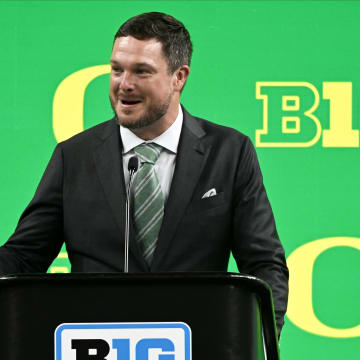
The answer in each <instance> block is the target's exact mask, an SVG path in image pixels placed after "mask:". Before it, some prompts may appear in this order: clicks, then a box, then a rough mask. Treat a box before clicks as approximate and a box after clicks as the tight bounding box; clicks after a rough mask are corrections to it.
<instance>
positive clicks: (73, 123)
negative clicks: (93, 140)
mask: <svg viewBox="0 0 360 360" xmlns="http://www.w3.org/2000/svg"><path fill="white" fill-rule="evenodd" d="M109 72H110V65H97V66H91V67H88V68H85V69H82V70H79V71H76V72H75V73H73V74H71V75H69V76H67V77H66V78H65V79H64V80H63V81H62V82H61V83H60V84H59V86H58V88H57V89H56V92H55V95H54V100H53V129H54V135H55V138H56V140H57V142H60V141H64V140H66V139H68V138H70V137H71V136H73V135H76V134H78V133H80V132H81V131H83V130H84V96H85V90H86V87H87V86H88V85H89V83H90V82H91V81H93V80H94V79H95V78H97V77H98V76H101V75H105V74H107V73H109Z"/></svg>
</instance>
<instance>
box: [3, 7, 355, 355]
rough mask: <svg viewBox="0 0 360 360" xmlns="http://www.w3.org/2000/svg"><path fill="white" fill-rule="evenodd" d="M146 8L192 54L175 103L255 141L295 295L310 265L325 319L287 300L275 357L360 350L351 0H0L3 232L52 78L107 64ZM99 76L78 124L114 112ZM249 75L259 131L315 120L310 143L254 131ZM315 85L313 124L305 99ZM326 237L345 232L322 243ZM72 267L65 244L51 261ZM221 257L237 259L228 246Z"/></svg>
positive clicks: (41, 163)
mask: <svg viewBox="0 0 360 360" xmlns="http://www.w3.org/2000/svg"><path fill="white" fill-rule="evenodd" d="M146 11H163V12H167V13H170V14H172V15H174V16H175V17H177V18H178V19H180V20H181V21H183V22H184V24H185V25H186V26H187V27H188V29H189V31H190V33H191V36H192V40H193V43H194V55H193V61H192V66H191V75H190V78H189V80H188V83H187V86H186V89H185V90H184V93H183V98H182V103H183V104H184V105H185V107H186V108H187V109H188V110H189V111H190V112H191V113H192V114H194V115H197V116H200V117H204V118H206V119H209V120H212V121H214V122H216V123H219V124H222V125H225V126H230V127H234V128H236V129H238V130H240V131H242V132H244V133H246V134H247V135H249V136H250V138H251V139H252V140H253V142H254V143H255V144H256V145H257V152H258V156H259V160H260V164H261V167H262V170H263V174H264V181H265V185H266V188H267V191H268V195H269V198H270V200H271V203H272V206H273V209H274V213H275V217H276V220H277V226H278V231H279V234H280V237H281V239H282V242H283V244H284V247H285V250H286V254H287V256H288V257H289V264H290V265H291V266H290V270H291V271H293V273H291V278H292V279H291V286H292V289H293V292H292V293H291V294H290V296H299V299H300V298H301V299H302V295H301V290H302V288H304V291H306V287H303V285H304V283H303V282H302V281H305V280H301V276H302V274H305V273H306V269H307V267H309V266H310V265H311V266H313V269H312V271H311V276H310V277H309V278H307V279H308V280H307V283H308V285H309V284H310V285H309V286H310V289H312V297H311V300H312V307H313V311H314V314H315V316H316V318H317V319H318V320H319V321H320V322H321V323H322V324H325V325H326V326H327V327H328V328H330V330H326V329H325V330H321V329H320V330H319V328H317V327H316V326H314V327H311V326H310V329H309V328H308V326H307V325H306V324H307V322H308V321H309V320H308V319H309V314H308V313H307V312H306V311H307V310H306V306H305V305H306V303H305V301H306V300H304V306H303V305H302V302H301V301H298V302H296V301H294V302H291V304H290V305H291V306H292V308H291V312H289V319H287V320H286V324H285V327H284V330H283V334H282V341H281V354H282V359H285V360H286V359H291V360H300V359H304V358H306V359H309V360H312V359H314V360H315V359H327V360H335V359H336V360H337V359H338V358H339V357H342V358H348V359H355V358H356V357H357V356H358V354H359V353H360V341H359V336H360V330H359V323H360V316H359V311H358V310H357V307H358V302H359V298H360V283H359V281H358V278H357V275H358V273H359V264H360V252H359V251H358V250H359V246H360V245H359V243H360V227H359V225H358V224H359V220H358V218H359V215H358V214H359V210H360V206H359V203H360V192H359V180H358V179H359V177H360V169H359V166H358V163H359V153H360V149H359V140H358V139H359V133H358V129H359V128H360V121H359V120H360V112H359V106H360V47H359V46H358V37H359V34H360V22H359V17H360V2H358V1H142V2H141V1H0V24H1V32H0V44H1V56H0V66H1V81H0V97H1V106H0V118H1V122H0V131H1V144H0V162H1V164H2V172H1V177H0V183H1V188H0V192H1V202H0V214H1V217H0V219H1V220H0V224H1V226H0V235H1V237H0V244H2V243H4V242H5V241H6V239H7V238H8V237H9V236H10V234H11V233H12V232H13V230H14V228H15V226H16V223H17V220H18V218H19V216H20V214H21V212H22V210H23V209H24V207H25V206H26V205H27V203H28V202H29V201H30V199H31V197H32V195H33V193H34V191H35V188H36V185H37V184H38V181H39V179H40V177H41V174H42V172H43V170H44V168H45V166H46V164H47V162H48V160H49V158H50V155H51V153H52V151H53V149H54V147H55V145H56V142H57V141H56V139H55V136H54V129H53V123H52V121H53V99H54V95H55V92H56V89H57V88H58V86H59V84H60V83H61V82H62V81H63V80H64V79H65V78H66V77H67V76H69V75H71V74H73V73H75V72H77V71H79V70H81V69H85V68H88V67H92V66H96V65H105V64H108V61H109V57H110V53H111V46H112V38H113V35H114V33H115V32H116V30H117V29H118V27H119V25H120V24H121V23H123V22H124V21H125V20H126V19H127V18H129V17H131V16H133V15H136V14H139V13H141V12H146ZM108 80H109V79H108V75H103V76H100V77H97V78H96V79H94V80H93V81H92V82H91V83H90V84H89V86H88V87H87V89H86V92H85V97H84V104H83V112H84V128H88V127H90V126H93V125H95V124H98V123H100V122H102V121H105V120H107V119H109V118H110V117H111V116H112V110H111V108H110V105H109V100H108ZM280 82H282V83H283V84H282V86H279V83H280ZM265 83H270V85H271V86H269V84H268V86H267V87H266V86H265V85H264V84H265ZM290 83H292V84H293V85H294V83H295V84H296V85H297V86H293V85H290ZM300 83H301V84H302V85H301V84H300ZM303 83H307V86H308V87H306V86H304V84H303ZM329 83H330V86H329ZM257 84H258V87H259V86H262V88H261V89H262V90H261V93H262V94H266V95H267V96H268V100H269V102H268V105H269V106H268V112H267V113H268V124H269V127H268V128H269V133H268V135H266V136H264V137H263V139H265V140H264V141H266V142H277V143H278V144H281V143H284V142H288V143H294V142H305V141H306V140H310V139H313V138H314V134H315V133H316V132H318V136H319V138H318V139H317V141H314V143H313V144H312V145H311V146H308V147H303V146H300V147H299V146H298V147H294V146H291V145H290V146H283V145H284V144H283V145H282V146H279V145H277V146H274V145H273V146H269V144H268V145H266V146H264V143H259V142H258V141H256V132H257V131H258V130H261V129H262V128H263V122H264V114H265V113H266V109H267V108H266V106H264V102H263V101H262V100H261V99H260V98H257V97H256V88H257ZM309 84H310V85H311V86H312V87H311V89H312V90H311V89H310V87H309V86H310V85H309ZM331 84H333V86H334V88H333V92H332V93H331V96H329V92H330V90H329V89H330V87H331V86H332V85H331ZM344 84H345V85H344ZM342 85H344V86H343V87H342ZM315 93H316V94H317V96H318V98H319V104H318V106H317V107H316V109H314V112H313V115H314V116H316V118H317V119H318V123H319V125H320V127H318V128H317V130H316V126H315V122H314V121H313V120H311V119H309V118H308V117H307V116H306V115H304V111H303V110H304V106H311V105H312V103H313V102H314V99H315V97H316V95H314V94H315ZM283 96H292V97H293V98H294V97H295V98H296V97H297V98H298V99H299V100H300V110H299V111H298V112H292V111H289V110H288V111H284V110H283V109H282V108H281V107H282V99H283ZM335 108H338V109H340V110H339V112H338V113H336V109H335ZM283 116H298V117H299V124H300V128H299V131H298V132H297V133H296V132H293V133H291V132H290V133H286V132H285V133H284V132H283V131H282V130H281V119H282V117H283ZM330 119H331V121H330ZM64 121H65V119H64ZM335 123H336V124H337V127H336V126H335ZM299 124H298V125H299ZM291 128H292V129H294V128H296V124H295V122H293V123H292V124H290V123H289V129H291ZM329 129H331V131H332V133H333V136H334V138H335V140H333V141H332V142H331V141H330V146H328V145H329V144H328V143H327V142H328V140H327V139H328V138H327V135H326V132H325V133H324V132H323V130H329ZM290 131H291V130H290ZM344 132H345V135H344V134H343V133H344ZM324 134H325V135H324ZM351 134H352V135H351ZM336 139H337V140H336ZM354 139H355V140H354ZM356 139H357V142H356ZM334 141H338V144H335V143H334ZM260 142H261V141H260ZM332 238H341V239H340V240H339V241H338V242H337V243H336V244H337V245H336V246H332V245H331V244H332V240H331V239H332ZM319 239H330V240H325V242H326V241H327V244H328V245H327V246H325V248H324V251H322V252H321V253H320V254H319V255H318V256H317V257H316V259H315V260H314V261H313V262H312V263H311V262H310V260H309V259H310V257H311V251H310V252H308V253H307V254H308V255H302V254H303V253H302V252H301V251H302V250H303V249H306V246H308V245H309V244H310V245H311V244H313V243H314V242H315V241H317V240H319ZM342 239H343V240H342ZM346 239H347V240H346ZM349 239H350V240H349ZM342 241H343V243H342ZM334 244H335V243H334ZM356 247H358V249H356ZM305 253H306V252H304V254H305ZM294 254H297V258H296V261H295V260H294V259H295V255H294ZM309 254H310V255H309ZM293 255H294V256H293ZM291 256H293V258H291ZM309 264H310V265H309ZM68 269H69V264H68V261H67V259H66V253H65V249H63V251H62V253H61V254H60V257H59V258H58V259H57V260H55V262H54V264H53V266H52V268H50V270H49V271H52V272H56V271H60V272H61V271H68ZM229 269H230V270H232V271H236V267H235V265H234V262H233V260H231V262H230V265H229ZM293 274H299V276H293ZM305 295H306V294H305ZM310 295H311V294H310ZM294 299H295V298H294ZM304 299H305V297H304ZM295 300H296V299H295ZM292 304H295V305H292ZM299 304H300V305H299ZM291 314H295V316H296V317H297V319H298V318H300V322H299V321H297V320H296V319H295V321H293V320H294V318H293V317H292V315H291ZM356 326H357V327H358V328H357V330H356V329H355V330H354V331H352V332H349V331H347V330H346V329H349V328H354V327H356ZM331 329H338V331H337V332H336V331H335V332H332V330H331ZM342 330H344V332H341V331H342ZM331 334H332V335H331ZM330 335H331V336H330Z"/></svg>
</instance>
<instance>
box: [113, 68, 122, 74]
mask: <svg viewBox="0 0 360 360" xmlns="http://www.w3.org/2000/svg"><path fill="white" fill-rule="evenodd" d="M111 71H112V72H114V73H121V72H122V70H121V69H120V68H111Z"/></svg>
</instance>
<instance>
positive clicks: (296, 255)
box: [287, 237, 360, 338]
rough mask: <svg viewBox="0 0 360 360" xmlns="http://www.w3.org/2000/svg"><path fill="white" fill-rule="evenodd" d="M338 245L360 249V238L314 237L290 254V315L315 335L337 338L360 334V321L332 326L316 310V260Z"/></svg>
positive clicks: (296, 322)
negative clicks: (313, 285) (355, 324)
mask: <svg viewBox="0 0 360 360" xmlns="http://www.w3.org/2000/svg"><path fill="white" fill-rule="evenodd" d="M338 246H349V247H352V248H355V249H357V250H360V239H359V238H352V237H333V238H326V239H320V240H316V241H312V242H310V243H307V244H305V245H303V246H300V247H299V248H297V249H296V250H295V251H294V252H293V253H291V255H290V256H289V257H288V258H287V264H288V267H289V270H290V282H289V305H288V311H287V316H288V318H289V319H290V320H291V321H292V322H293V323H294V324H295V325H296V326H297V327H299V328H300V329H302V330H305V331H307V332H309V333H312V334H315V335H320V336H326V337H334V338H352V337H360V325H357V326H355V327H352V328H348V329H336V328H332V327H329V326H327V325H325V324H323V323H322V322H321V321H320V320H319V319H318V318H317V317H316V315H315V313H314V308H313V302H312V273H313V268H314V263H315V260H316V258H317V257H318V256H319V255H320V254H321V253H322V252H324V251H325V250H328V249H331V248H333V247H338Z"/></svg>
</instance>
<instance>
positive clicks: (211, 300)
mask: <svg viewBox="0 0 360 360" xmlns="http://www.w3.org/2000/svg"><path fill="white" fill-rule="evenodd" d="M0 319H1V320H0V359H1V360H23V359H36V360H50V359H55V360H91V359H93V360H103V359H106V360H155V359H156V360H191V359H193V360H235V359H236V360H259V359H267V360H278V359H279V351H278V344H277V335H276V328H275V321H274V314H273V305H272V298H271V291H270V288H269V286H268V285H267V284H265V283H264V282H263V281H261V280H259V279H257V278H255V277H251V276H244V275H239V274H231V273H230V274H229V273H189V274H188V273H186V274H185V273H161V274H154V273H148V274H78V275H77V274H72V275H70V274H58V275H19V276H16V275H14V276H7V277H2V278H0ZM264 348H265V351H264ZM264 352H265V353H264Z"/></svg>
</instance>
